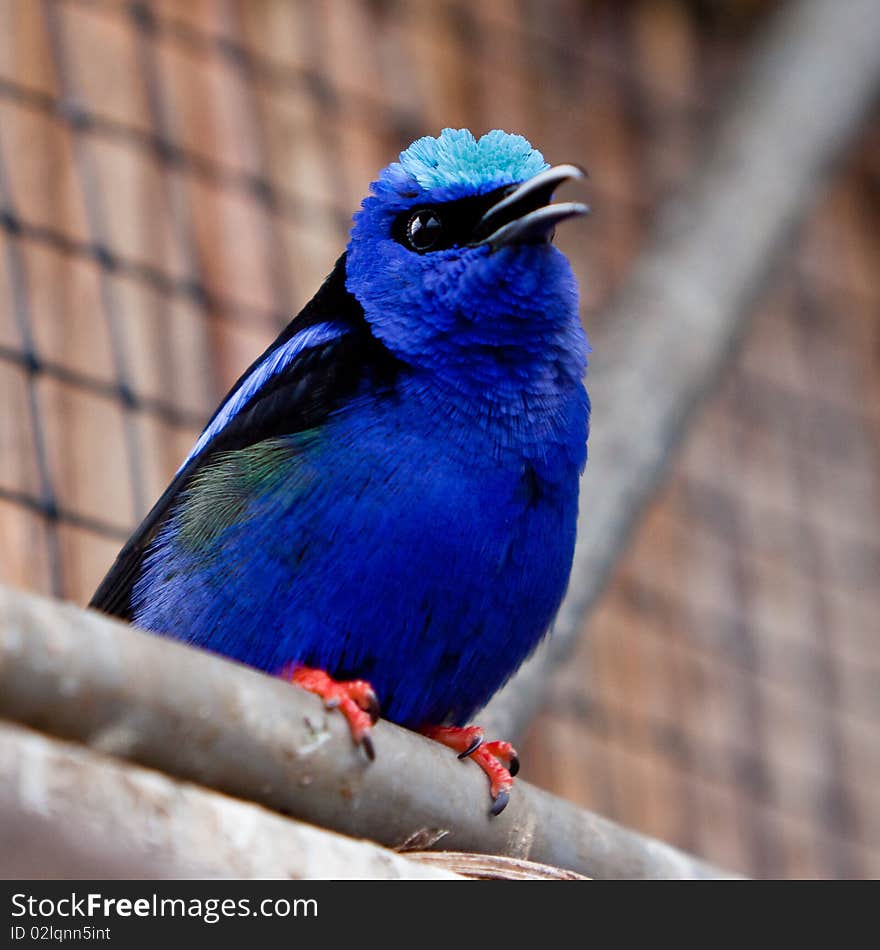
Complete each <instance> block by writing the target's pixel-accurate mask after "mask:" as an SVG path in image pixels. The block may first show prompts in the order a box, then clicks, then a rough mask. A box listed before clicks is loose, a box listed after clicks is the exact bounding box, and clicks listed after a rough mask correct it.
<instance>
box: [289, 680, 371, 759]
mask: <svg viewBox="0 0 880 950" xmlns="http://www.w3.org/2000/svg"><path fill="white" fill-rule="evenodd" d="M281 676H282V678H283V679H286V680H288V681H289V682H291V683H294V684H296V685H297V686H301V687H302V688H303V689H307V690H308V691H309V692H310V693H315V694H317V695H318V696H320V697H321V698H322V699H323V700H324V707H325V708H326V709H338V710H339V711H340V712H341V713H342V714H343V716H345V718H346V719H347V720H348V725H349V728H350V729H351V737H352V739H354V741H355V742H356V743H357V744H358V745H362V746H363V747H364V752H366V753H367V758H368V759H370V760H371V761H372V760H373V759H375V758H376V751H375V749H374V748H373V736H372V730H371V727H372V726H373V724H374V723H375V722H376V720H377V719H378V718H379V700H378V699H377V698H376V694H375V693H374V692H373V687H372V686H370V684H369V683H368V682H367V681H366V680H347V681H346V682H342V683H340V682H337V681H336V680H334V679H332V678H331V677H330V676H328V675H327V674H326V673H325V672H324V671H323V670H315V669H312V668H311V667H309V666H301V665H299V664H295V665H293V666H289V667H287V668H286V669H284V670H283V671H282V673H281Z"/></svg>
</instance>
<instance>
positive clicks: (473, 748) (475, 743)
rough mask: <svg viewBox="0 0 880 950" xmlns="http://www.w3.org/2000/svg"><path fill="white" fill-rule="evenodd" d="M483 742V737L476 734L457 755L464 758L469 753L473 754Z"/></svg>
mask: <svg viewBox="0 0 880 950" xmlns="http://www.w3.org/2000/svg"><path fill="white" fill-rule="evenodd" d="M482 744H483V737H482V736H477V737H476V738H475V739H474V741H473V742H472V743H471V744H470V745H469V746H468V747H467V748H466V749H465V750H464V752H459V753H458V757H459V758H460V759H466V758H467V757H468V756H469V755H473V754H474V753H475V752H476V751H477V749H479V748H480V746H481V745H482Z"/></svg>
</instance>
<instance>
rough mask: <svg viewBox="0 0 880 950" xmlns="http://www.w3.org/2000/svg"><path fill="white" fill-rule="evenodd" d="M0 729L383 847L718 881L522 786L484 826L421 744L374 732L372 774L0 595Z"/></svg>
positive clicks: (177, 665) (340, 742)
mask: <svg viewBox="0 0 880 950" xmlns="http://www.w3.org/2000/svg"><path fill="white" fill-rule="evenodd" d="M0 717H5V718H7V719H10V720H13V721H15V722H18V723H21V724H24V725H27V726H30V727H31V728H34V729H38V730H41V731H44V732H47V733H50V734H52V735H55V736H58V737H61V738H65V739H72V740H76V741H78V742H82V743H85V744H86V745H89V746H91V747H92V748H93V749H95V750H97V751H100V752H103V753H105V754H109V755H113V756H116V757H118V758H122V759H127V760H129V761H132V762H135V763H138V764H140V765H143V766H147V767H151V768H155V769H159V770H161V771H163V772H166V773H167V774H169V775H173V776H176V777H178V778H182V779H187V780H189V781H192V782H196V783H198V784H201V785H204V786H207V787H209V788H214V789H216V790H218V791H221V792H225V793H226V794H228V795H233V796H236V797H238V798H244V799H247V800H250V801H253V802H257V803H259V804H262V805H265V806H267V807H268V808H271V809H274V810H275V811H279V812H281V813H283V814H285V815H291V816H293V817H296V818H300V819H302V820H304V821H308V822H310V823H313V824H317V825H320V826H322V827H324V828H329V829H332V830H334V831H339V832H342V833H343V834H347V835H351V836H354V837H366V838H370V839H372V840H373V841H376V842H378V843H379V844H384V845H386V846H390V847H395V846H398V845H401V844H402V843H404V842H406V841H412V840H414V839H418V838H420V837H421V838H424V837H429V838H434V837H435V835H436V833H438V832H439V831H444V832H446V834H445V835H444V836H443V837H442V838H441V839H440V841H439V845H440V847H441V848H442V849H444V850H445V849H448V850H452V851H471V852H478V853H484V854H501V855H508V856H510V857H514V858H524V859H528V860H531V861H538V862H541V863H544V864H549V865H552V866H555V867H560V868H565V869H568V870H572V871H576V872H578V873H581V874H585V875H587V876H589V877H594V878H707V877H723V876H726V875H725V874H724V873H723V872H721V871H719V870H717V869H715V868H712V867H710V866H709V865H706V864H704V863H702V862H701V861H698V860H697V859H695V858H692V857H690V856H688V855H686V854H684V853H682V852H680V851H677V850H676V849H675V848H672V847H670V846H668V845H665V844H662V843H661V842H659V841H654V840H652V839H649V838H644V837H642V836H640V835H637V834H635V833H633V832H631V831H627V830H626V829H624V828H621V827H619V826H617V825H615V824H613V823H612V822H610V821H606V820H605V819H603V818H600V817H598V816H596V815H592V814H590V813H588V812H585V811H581V810H580V809H578V808H575V807H574V806H573V805H571V804H569V803H568V802H565V801H562V800H561V799H559V798H556V797H555V796H553V795H549V794H547V793H546V792H542V791H540V790H538V789H536V788H532V787H531V786H529V785H527V784H526V783H524V782H521V781H520V782H517V785H516V788H515V789H514V794H513V795H512V796H511V802H510V805H508V807H507V810H506V811H505V812H504V813H502V814H501V815H500V816H499V817H498V818H491V817H489V815H488V806H489V798H488V789H487V785H486V779H485V776H484V775H483V774H482V772H481V771H480V770H479V769H478V768H477V767H476V766H474V765H473V763H470V762H460V761H458V759H457V758H456V756H455V755H454V754H453V753H452V752H450V751H449V750H448V749H446V748H444V747H442V746H439V745H437V744H435V743H433V742H430V741H429V740H427V739H425V738H423V737H422V736H419V735H417V734H415V733H412V732H408V731H407V730H405V729H400V728H398V727H397V726H394V725H392V724H390V723H385V722H380V723H379V724H378V726H377V728H376V734H375V744H376V751H377V759H376V761H375V762H372V763H370V762H368V761H367V759H366V757H365V756H364V755H363V752H362V751H361V750H360V749H359V748H357V747H355V746H354V745H353V743H352V742H351V737H350V735H349V733H348V728H347V726H346V724H345V722H344V720H343V718H342V717H341V716H340V715H339V714H338V713H333V712H327V711H326V710H325V709H324V707H323V705H322V704H321V702H320V701H319V700H318V699H317V698H316V697H315V696H312V695H310V694H308V693H305V692H303V691H302V690H299V689H297V688H295V687H293V686H290V685H289V684H287V683H284V682H281V681H280V680H278V679H274V678H272V677H268V676H264V675H262V674H260V673H258V672H256V671H254V670H252V669H249V668H246V667H243V666H240V665H238V664H234V663H230V662H229V661H227V660H225V659H223V658H221V657H218V656H213V655H211V654H208V653H205V652H202V651H200V650H195V649H192V648H190V647H187V646H184V645H182V644H179V643H176V642H174V641H171V640H168V639H164V638H162V637H158V636H155V635H153V634H147V633H143V632H140V631H138V630H135V629H134V628H132V627H129V626H127V625H125V624H121V623H119V622H117V621H115V620H111V619H110V618H107V617H104V616H102V615H100V614H97V613H94V612H92V611H84V610H81V609H80V608H78V607H75V606H73V605H71V604H60V603H57V602H53V601H49V600H45V599H42V598H38V597H35V596H33V595H28V594H22V593H18V592H14V591H12V590H9V589H8V588H2V587H0ZM420 832H421V833H422V834H421V835H419V834H418V833H420Z"/></svg>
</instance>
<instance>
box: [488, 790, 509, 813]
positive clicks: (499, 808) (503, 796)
mask: <svg viewBox="0 0 880 950" xmlns="http://www.w3.org/2000/svg"><path fill="white" fill-rule="evenodd" d="M509 801H510V792H506V791H501V792H499V793H498V796H497V798H496V799H495V801H494V802H493V803H492V807H491V808H490V809H489V814H490V815H500V814H501V812H503V811H504V809H505V808H507V803H508V802H509Z"/></svg>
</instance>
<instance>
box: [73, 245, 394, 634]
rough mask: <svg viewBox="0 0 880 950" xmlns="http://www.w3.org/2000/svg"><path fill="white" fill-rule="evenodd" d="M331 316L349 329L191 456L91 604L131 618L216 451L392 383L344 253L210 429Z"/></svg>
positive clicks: (285, 429)
mask: <svg viewBox="0 0 880 950" xmlns="http://www.w3.org/2000/svg"><path fill="white" fill-rule="evenodd" d="M328 321H332V322H333V323H334V324H339V325H341V327H342V328H343V329H344V332H343V333H341V335H340V336H338V337H334V338H333V339H331V340H329V341H328V342H325V343H321V344H319V345H317V346H313V347H309V348H307V349H305V350H303V352H301V353H299V354H298V355H297V356H296V357H295V358H294V360H293V361H292V362H291V363H290V364H289V365H288V366H286V367H285V368H284V369H283V370H281V371H280V372H278V373H276V374H275V375H273V376H272V377H270V379H269V380H268V381H267V382H266V383H265V384H264V385H263V386H262V387H261V388H260V389H259V390H258V391H257V392H255V393H254V394H253V396H252V397H251V398H250V399H249V400H248V401H247V402H246V403H245V404H244V405H243V406H241V407H240V408H239V410H238V411H237V412H236V413H235V415H233V416H232V418H231V419H230V420H229V421H228V422H227V423H226V425H224V426H223V427H222V428H221V429H220V430H219V431H218V432H217V433H216V434H215V435H214V436H213V438H211V440H210V441H209V442H208V443H207V444H206V445H205V446H204V448H203V449H202V450H201V451H200V452H199V453H198V454H197V455H194V456H193V457H191V458H190V459H189V460H188V461H187V463H186V464H185V465H184V466H183V467H182V468H181V469H180V471H179V472H178V473H177V475H176V476H175V477H174V479H173V481H172V482H171V484H170V485H169V486H168V487H167V488H166V489H165V491H164V492H163V494H162V497H161V498H160V499H159V500H158V501H157V502H156V504H155V505H154V506H153V508H152V510H151V511H150V513H149V514H148V515H147V516H146V518H144V520H143V521H142V522H141V524H140V525H139V527H138V528H137V529H136V530H135V532H134V534H133V535H132V536H131V537H130V538H129V540H128V541H127V542H126V544H125V546H124V547H123V548H122V550H121V551H120V552H119V554H118V555H117V557H116V560H115V561H114V563H113V566H112V567H111V568H110V570H109V571H108V572H107V576H106V577H105V578H104V580H103V581H102V582H101V584H100V586H99V587H98V589H97V590H96V591H95V594H94V596H93V597H92V599H91V601H90V603H89V606H90V607H94V608H96V609H97V610H101V611H103V612H104V613H107V614H112V615H114V616H117V617H122V618H123V619H125V620H131V619H132V605H131V594H132V590H133V588H134V585H135V582H136V581H137V579H138V577H139V575H140V572H141V567H142V565H143V559H144V555H145V554H146V552H147V550H148V548H149V546H150V543H151V542H152V540H153V539H154V538H155V536H156V534H157V532H158V531H159V529H160V528H161V527H162V525H163V524H164V522H165V519H166V518H167V517H168V515H169V514H170V513H171V511H172V509H173V507H174V503H175V502H176V501H177V499H178V497H179V496H180V493H181V491H182V490H183V489H184V488H185V487H186V486H187V485H188V484H189V482H190V480H191V479H192V477H193V475H194V474H195V473H196V472H197V471H198V470H199V469H200V468H201V467H202V466H203V465H204V464H205V462H206V461H207V460H208V459H209V458H210V457H212V456H213V455H214V454H215V453H217V452H224V451H231V450H234V449H240V448H245V447H246V446H248V445H253V444H254V443H256V442H261V441H263V440H264V439H267V438H271V437H273V436H277V435H285V434H293V433H295V432H302V431H303V430H305V429H310V428H314V427H315V426H317V425H319V424H320V423H321V422H322V421H323V420H324V419H325V418H326V417H327V416H328V415H329V414H330V413H331V412H333V410H334V409H337V408H338V407H339V406H341V405H342V404H343V403H344V402H345V401H346V399H347V398H348V397H349V396H350V395H352V394H353V393H354V392H355V391H356V390H357V389H358V387H359V386H360V385H361V383H362V382H363V381H364V380H366V379H369V380H371V381H372V382H373V383H374V384H375V386H376V388H377V389H379V388H386V387H388V386H390V385H391V383H392V382H393V378H394V375H395V372H396V369H397V361H396V360H395V358H394V357H393V356H392V355H391V354H390V353H389V352H388V350H387V349H385V347H384V346H383V345H382V344H381V343H380V342H379V341H378V340H376V338H375V337H374V336H373V335H372V333H371V331H370V327H369V324H368V323H367V321H366V319H365V318H364V312H363V309H362V308H361V306H360V304H359V303H358V302H357V300H356V299H355V298H354V297H353V296H352V295H351V294H350V293H348V291H347V290H346V288H345V255H344V254H343V255H342V257H340V258H339V260H338V261H337V262H336V265H335V267H334V268H333V271H332V272H331V274H330V276H329V277H328V278H327V279H326V280H325V281H324V283H323V284H322V285H321V288H320V290H318V292H317V294H315V296H314V297H313V298H312V299H311V300H310V301H309V303H308V304H306V306H305V307H304V308H303V309H302V311H301V312H300V313H299V314H298V315H297V316H296V317H295V318H294V319H293V320H291V321H290V323H289V324H288V325H287V326H286V327H285V328H284V330H283V331H282V332H281V334H280V335H279V336H278V337H277V339H276V340H275V341H274V342H273V343H272V345H271V346H270V347H269V348H268V349H267V350H266V351H265V352H264V353H263V354H262V355H261V356H260V357H258V358H257V359H256V360H255V361H254V362H253V363H252V364H251V365H250V366H249V367H248V368H247V370H245V372H244V373H243V374H242V375H241V376H240V377H239V379H238V381H237V382H236V383H235V385H234V386H233V387H232V389H231V390H230V391H229V393H228V394H227V396H226V398H225V399H224V400H223V402H221V403H220V405H219V406H218V408H217V410H216V411H215V412H214V415H213V416H212V417H211V419H210V420H209V422H208V426H206V429H207V428H209V427H210V426H211V423H213V422H214V419H215V418H216V417H217V414H218V413H219V412H220V411H221V410H222V408H223V406H224V405H225V404H226V403H227V402H228V401H229V399H230V398H231V397H233V396H234V395H235V394H236V393H237V392H238V390H239V389H240V387H241V386H242V385H243V383H244V381H245V380H246V379H247V378H248V377H249V376H250V375H251V373H252V372H253V371H254V370H255V369H256V368H257V367H258V366H259V365H260V364H261V363H263V361H264V360H266V359H267V358H268V357H270V356H271V354H272V353H273V352H274V351H275V350H276V349H278V347H280V346H282V345H283V344H285V343H286V342H287V341H288V340H290V339H291V338H293V337H294V336H295V335H296V334H298V333H300V332H302V331H303V330H305V329H307V328H309V327H312V326H316V325H318V324H321V323H325V322H328Z"/></svg>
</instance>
